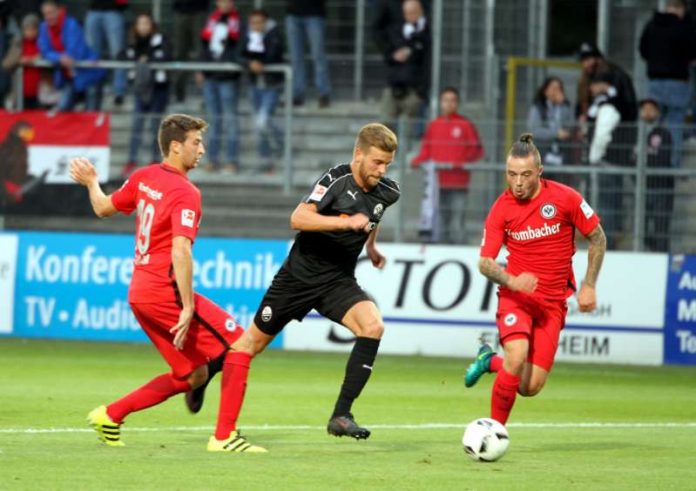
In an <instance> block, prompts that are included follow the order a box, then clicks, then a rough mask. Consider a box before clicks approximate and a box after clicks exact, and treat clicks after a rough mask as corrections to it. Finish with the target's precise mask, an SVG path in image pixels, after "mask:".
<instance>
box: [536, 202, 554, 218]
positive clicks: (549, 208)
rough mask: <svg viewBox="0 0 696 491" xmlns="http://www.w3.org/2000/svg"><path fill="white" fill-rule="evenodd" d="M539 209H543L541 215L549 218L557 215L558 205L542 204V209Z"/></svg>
mask: <svg viewBox="0 0 696 491" xmlns="http://www.w3.org/2000/svg"><path fill="white" fill-rule="evenodd" d="M539 211H541V216H542V217H544V218H546V219H547V220H548V219H550V218H553V217H555V216H556V207H555V206H553V205H552V204H551V203H546V204H544V205H541V209H540V210H539Z"/></svg>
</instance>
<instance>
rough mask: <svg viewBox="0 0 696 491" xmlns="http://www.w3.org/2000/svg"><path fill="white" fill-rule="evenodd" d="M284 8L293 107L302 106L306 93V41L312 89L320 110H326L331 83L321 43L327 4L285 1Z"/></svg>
mask: <svg viewBox="0 0 696 491" xmlns="http://www.w3.org/2000/svg"><path fill="white" fill-rule="evenodd" d="M286 4H287V16H286V17H285V31H286V33H287V36H288V47H289V50H290V63H291V64H292V73H293V87H292V92H293V104H294V105H295V106H301V105H303V104H304V102H305V97H306V91H307V74H306V68H305V55H306V49H305V41H308V42H309V53H310V55H311V57H312V63H313V65H314V86H315V88H316V90H317V92H318V93H319V107H329V105H330V104H331V81H330V79H329V62H328V60H327V58H326V45H325V39H324V30H325V28H326V26H325V24H326V0H286Z"/></svg>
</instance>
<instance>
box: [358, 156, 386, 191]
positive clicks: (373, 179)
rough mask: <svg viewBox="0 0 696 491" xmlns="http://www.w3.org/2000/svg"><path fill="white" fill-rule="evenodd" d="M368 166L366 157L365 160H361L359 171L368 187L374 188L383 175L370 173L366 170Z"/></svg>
mask: <svg viewBox="0 0 696 491" xmlns="http://www.w3.org/2000/svg"><path fill="white" fill-rule="evenodd" d="M366 167H367V164H366V163H365V159H364V158H363V160H362V161H361V162H360V170H359V171H358V172H359V173H360V179H361V180H362V182H363V183H364V185H365V187H366V188H367V189H374V188H375V187H376V186H377V183H379V180H380V179H381V177H380V176H373V175H370V174H368V173H367V171H366V170H365V168H366Z"/></svg>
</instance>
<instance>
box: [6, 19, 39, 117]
mask: <svg viewBox="0 0 696 491" xmlns="http://www.w3.org/2000/svg"><path fill="white" fill-rule="evenodd" d="M40 22H41V21H40V19H39V16H38V15H35V14H28V15H26V16H25V17H24V18H23V19H22V33H21V35H20V36H18V37H16V38H15V39H14V40H13V41H12V46H10V50H9V51H8V52H7V55H5V59H4V60H3V61H2V68H3V69H4V70H6V71H8V72H12V71H14V69H15V68H17V67H18V66H20V65H25V64H27V63H30V62H32V61H35V60H37V59H40V58H41V53H40V52H39V45H38V43H37V39H38V36H39V23H40ZM40 83H41V69H40V68H36V67H26V68H24V77H23V78H22V91H23V93H22V100H23V103H22V105H23V107H24V109H37V108H38V107H39V85H40Z"/></svg>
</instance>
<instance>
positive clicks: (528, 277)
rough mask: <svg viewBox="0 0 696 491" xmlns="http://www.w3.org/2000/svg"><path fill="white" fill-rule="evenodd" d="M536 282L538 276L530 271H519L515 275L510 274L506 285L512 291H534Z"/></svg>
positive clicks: (537, 281)
mask: <svg viewBox="0 0 696 491" xmlns="http://www.w3.org/2000/svg"><path fill="white" fill-rule="evenodd" d="M538 283H539V278H537V277H536V276H534V275H533V274H532V273H520V274H519V275H517V276H510V280H509V281H508V283H507V285H506V286H507V287H508V288H509V289H510V290H512V291H513V292H522V293H534V290H536V287H537V284H538Z"/></svg>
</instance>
